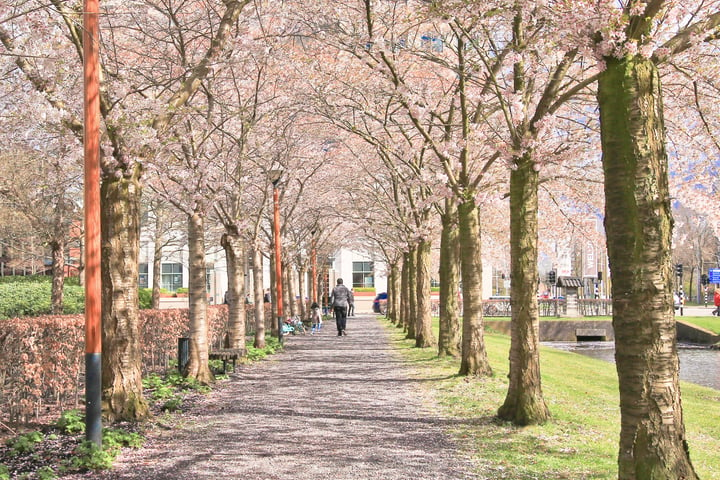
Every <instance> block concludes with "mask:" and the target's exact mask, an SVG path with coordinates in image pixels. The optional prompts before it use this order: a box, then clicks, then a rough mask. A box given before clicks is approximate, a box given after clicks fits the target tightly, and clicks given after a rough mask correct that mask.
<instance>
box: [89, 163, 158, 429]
mask: <svg viewBox="0 0 720 480" xmlns="http://www.w3.org/2000/svg"><path fill="white" fill-rule="evenodd" d="M100 195H101V204H102V209H101V221H102V257H101V262H102V265H101V275H102V300H101V301H102V337H103V338H102V389H103V412H104V415H105V416H106V417H107V419H108V420H109V421H110V422H115V421H138V420H143V419H145V418H146V417H147V416H148V415H149V410H148V405H147V403H146V401H145V399H144V397H143V387H142V368H141V367H142V366H141V358H142V356H141V355H140V343H139V340H138V339H139V337H140V335H139V332H140V328H139V322H138V309H139V303H138V257H139V254H140V195H141V188H140V169H139V168H137V169H136V170H135V171H134V172H133V175H132V176H130V177H125V176H120V178H116V177H114V176H112V175H105V176H104V178H103V182H102V186H101V190H100Z"/></svg>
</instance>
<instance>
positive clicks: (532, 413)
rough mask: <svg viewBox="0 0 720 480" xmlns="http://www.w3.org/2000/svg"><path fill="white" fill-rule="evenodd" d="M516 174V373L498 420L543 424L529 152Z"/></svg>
mask: <svg viewBox="0 0 720 480" xmlns="http://www.w3.org/2000/svg"><path fill="white" fill-rule="evenodd" d="M515 162H516V165H517V168H515V169H514V170H513V171H512V172H511V173H510V264H511V275H512V282H513V288H512V295H511V304H512V322H511V340H510V373H509V375H508V377H509V380H510V382H509V385H508V392H507V396H506V397H505V402H504V403H503V405H502V406H501V407H500V409H499V410H498V416H499V417H500V418H502V419H504V420H508V421H511V422H513V423H515V424H517V425H531V424H542V423H545V421H546V420H547V419H548V417H549V416H550V411H549V410H548V408H547V405H546V404H545V400H544V398H543V393H542V386H541V382H540V355H539V347H540V335H539V328H540V321H539V316H538V303H537V285H538V268H537V258H538V221H537V216H538V173H537V172H536V171H535V169H534V168H533V162H532V157H531V155H530V154H529V153H528V154H526V155H525V156H524V157H522V158H516V159H515Z"/></svg>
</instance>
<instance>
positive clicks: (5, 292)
mask: <svg viewBox="0 0 720 480" xmlns="http://www.w3.org/2000/svg"><path fill="white" fill-rule="evenodd" d="M2 278H7V277H2ZM51 290H52V285H51V283H50V282H47V281H36V282H29V281H22V282H19V283H0V318H13V317H32V316H38V315H47V314H49V313H50V312H51V310H52V308H51V304H50V297H51ZM63 293H64V295H63V297H64V298H63V313H65V314H68V315H71V314H74V313H82V312H83V311H84V309H85V292H84V289H83V288H82V287H79V286H74V285H65V288H64V289H63Z"/></svg>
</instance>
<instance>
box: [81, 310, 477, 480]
mask: <svg viewBox="0 0 720 480" xmlns="http://www.w3.org/2000/svg"><path fill="white" fill-rule="evenodd" d="M238 370H239V371H238V373H236V374H234V375H232V378H231V381H229V382H225V383H224V384H223V386H222V387H221V388H220V389H219V390H218V391H216V392H215V393H214V394H213V395H212V396H210V397H209V398H205V399H202V400H201V401H200V402H199V403H198V404H197V405H195V406H194V407H193V408H192V409H191V411H189V412H188V413H187V414H186V415H185V416H184V417H182V421H181V422H180V426H181V428H179V429H173V430H166V431H161V432H158V433H156V434H154V436H153V437H152V438H151V440H150V441H149V442H148V445H147V446H146V447H145V448H143V449H141V450H138V451H127V452H126V453H124V454H122V455H121V456H120V458H119V461H118V463H117V469H116V470H114V471H113V472H110V473H105V474H103V475H101V476H99V477H96V478H102V479H110V478H112V479H115V478H121V479H155V480H158V479H173V480H174V479H177V478H187V479H217V478H233V479H253V480H254V479H272V480H280V479H318V480H321V479H332V480H345V479H347V480H362V479H380V480H393V479H398V480H399V479H403V480H407V479H444V480H453V479H475V478H480V477H477V476H474V475H473V474H472V473H470V472H471V471H472V466H471V464H470V462H469V461H467V460H465V459H463V458H461V457H460V456H459V454H457V453H456V452H457V448H456V445H455V444H454V443H453V441H452V440H451V439H450V438H449V437H448V436H447V435H446V434H445V433H444V429H445V428H446V427H447V426H448V425H450V424H451V423H452V422H453V421H452V420H449V419H441V418H438V417H437V416H436V415H434V414H433V409H432V406H431V404H430V403H429V402H428V400H427V399H423V395H422V394H421V393H420V390H419V386H420V385H419V383H420V382H421V380H418V379H413V378H412V375H411V372H410V370H409V367H408V366H407V365H406V364H405V363H404V362H403V361H402V359H401V358H400V357H398V356H397V355H396V354H395V353H394V352H393V351H392V350H391V349H390V347H389V344H388V341H387V337H386V333H385V331H384V329H383V327H382V325H381V324H380V323H379V320H378V319H376V318H375V317H374V316H370V315H365V316H359V317H354V318H349V319H348V336H347V337H337V332H336V330H335V329H334V328H333V326H332V325H330V324H328V323H326V325H325V327H324V328H323V330H322V331H321V332H320V334H319V335H314V336H310V335H305V336H292V337H289V338H288V340H287V342H286V349H285V351H284V352H283V353H281V354H278V355H275V356H273V357H272V358H271V359H270V360H266V361H262V362H259V363H256V364H253V365H251V366H244V367H241V368H239V369H238ZM84 478H88V477H84Z"/></svg>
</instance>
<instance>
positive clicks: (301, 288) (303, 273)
mask: <svg viewBox="0 0 720 480" xmlns="http://www.w3.org/2000/svg"><path fill="white" fill-rule="evenodd" d="M306 279H307V270H306V268H305V265H304V264H302V265H300V270H299V271H298V298H299V299H300V300H299V302H300V304H299V305H298V313H299V314H300V318H302V319H306V318H310V315H308V312H307V302H306V301H305V297H306V295H305V291H306V290H307V286H306V285H305V280H306ZM311 295H312V294H311Z"/></svg>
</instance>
